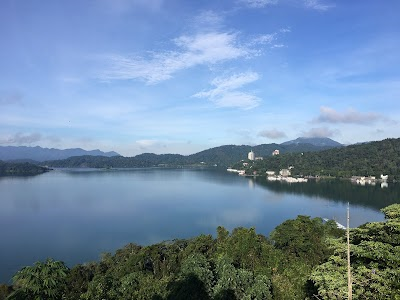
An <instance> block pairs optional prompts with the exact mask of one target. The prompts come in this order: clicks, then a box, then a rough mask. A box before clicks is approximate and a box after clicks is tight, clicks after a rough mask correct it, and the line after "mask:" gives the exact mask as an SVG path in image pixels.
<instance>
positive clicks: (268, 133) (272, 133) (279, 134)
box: [258, 128, 286, 139]
mask: <svg viewBox="0 0 400 300" xmlns="http://www.w3.org/2000/svg"><path fill="white" fill-rule="evenodd" d="M258 136H262V137H266V138H269V139H280V138H283V137H286V133H284V132H283V131H280V130H277V129H275V128H274V129H271V130H263V131H260V132H259V134H258Z"/></svg>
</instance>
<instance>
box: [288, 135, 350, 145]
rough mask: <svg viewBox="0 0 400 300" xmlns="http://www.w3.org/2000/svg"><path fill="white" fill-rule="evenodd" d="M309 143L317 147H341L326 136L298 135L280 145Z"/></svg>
mask: <svg viewBox="0 0 400 300" xmlns="http://www.w3.org/2000/svg"><path fill="white" fill-rule="evenodd" d="M293 144H311V145H314V146H318V147H342V146H343V145H342V144H341V143H339V142H336V141H334V140H332V139H330V138H327V137H299V138H297V139H295V140H291V141H287V142H284V143H282V144H281V145H293Z"/></svg>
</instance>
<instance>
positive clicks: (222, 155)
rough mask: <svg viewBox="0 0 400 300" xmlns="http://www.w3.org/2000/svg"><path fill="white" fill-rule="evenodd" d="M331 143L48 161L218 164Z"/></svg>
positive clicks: (67, 163)
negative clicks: (248, 155)
mask: <svg viewBox="0 0 400 300" xmlns="http://www.w3.org/2000/svg"><path fill="white" fill-rule="evenodd" d="M331 148H333V147H331V146H315V145H312V144H302V143H298V144H290V145H280V144H275V143H273V144H262V145H257V146H249V145H240V146H237V145H224V146H219V147H214V148H211V149H207V150H203V151H201V152H198V153H194V154H191V155H180V154H154V153H143V154H139V155H136V156H134V157H123V156H118V157H110V158H107V157H93V156H87V155H86V156H79V157H71V158H68V159H65V160H58V161H57V160H53V161H46V162H45V164H46V165H48V166H51V167H69V168H74V167H89V168H108V167H112V168H135V167H154V166H184V165H202V164H206V165H218V166H230V165H232V164H234V163H236V162H238V161H240V160H244V159H247V154H248V152H250V151H251V150H253V151H254V153H255V155H256V156H257V157H259V156H261V157H269V156H272V152H273V151H274V150H279V152H280V153H281V154H284V153H300V152H314V151H322V150H327V149H331Z"/></svg>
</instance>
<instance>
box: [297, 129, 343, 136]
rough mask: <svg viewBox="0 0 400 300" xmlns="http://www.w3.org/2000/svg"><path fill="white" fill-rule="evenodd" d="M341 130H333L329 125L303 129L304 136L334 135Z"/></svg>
mask: <svg viewBox="0 0 400 300" xmlns="http://www.w3.org/2000/svg"><path fill="white" fill-rule="evenodd" d="M338 133H339V132H338V131H337V130H332V129H329V128H327V127H317V128H311V129H310V130H308V131H303V132H302V135H301V136H303V137H332V136H334V135H336V134H338Z"/></svg>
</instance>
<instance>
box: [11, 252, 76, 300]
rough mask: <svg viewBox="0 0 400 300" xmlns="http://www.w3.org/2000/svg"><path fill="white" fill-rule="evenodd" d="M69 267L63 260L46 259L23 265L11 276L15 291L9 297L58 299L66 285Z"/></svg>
mask: <svg viewBox="0 0 400 300" xmlns="http://www.w3.org/2000/svg"><path fill="white" fill-rule="evenodd" d="M68 271H69V269H68V268H67V267H66V266H65V265H64V263H63V262H60V261H54V260H52V259H48V260H46V261H45V262H44V263H42V262H37V263H35V265H34V266H29V267H24V268H22V269H21V270H20V271H18V272H17V273H16V274H15V275H14V277H13V284H14V288H15V289H16V291H15V292H14V293H13V294H11V295H10V296H9V299H19V298H20V297H21V295H23V297H24V298H25V299H59V298H60V297H61V295H62V294H63V292H64V289H65V286H66V284H65V283H66V277H67V274H68Z"/></svg>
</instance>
